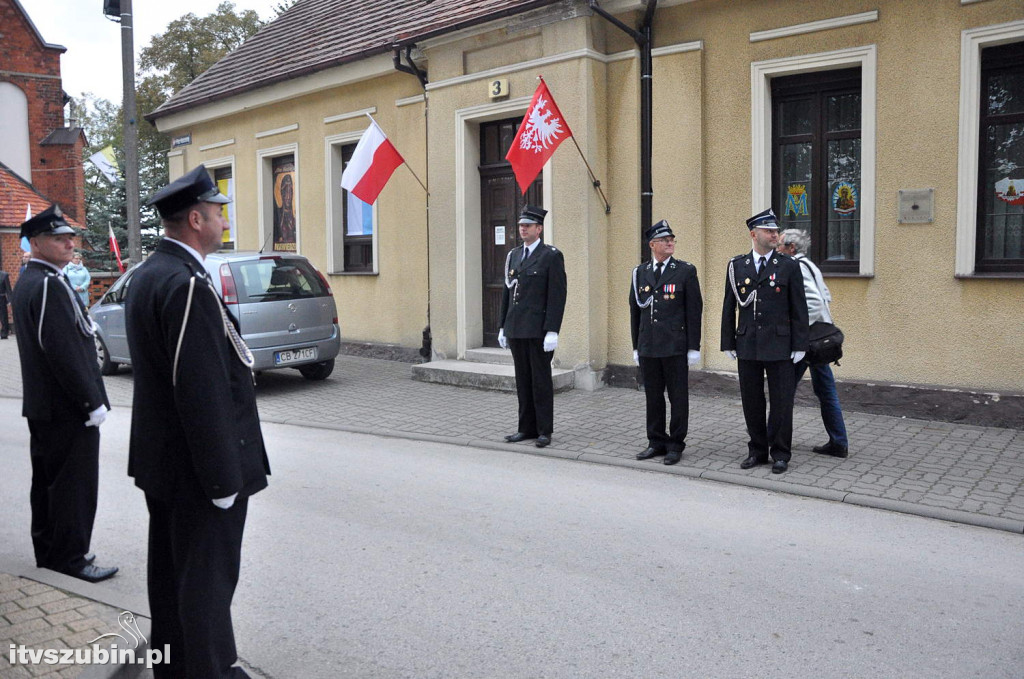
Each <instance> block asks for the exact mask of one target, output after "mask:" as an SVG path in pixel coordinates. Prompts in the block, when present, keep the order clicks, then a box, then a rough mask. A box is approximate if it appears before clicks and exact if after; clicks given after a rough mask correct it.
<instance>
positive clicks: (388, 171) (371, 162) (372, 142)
mask: <svg viewBox="0 0 1024 679" xmlns="http://www.w3.org/2000/svg"><path fill="white" fill-rule="evenodd" d="M404 162H405V161H404V160H403V159H402V156H401V154H399V153H398V151H397V150H396V149H395V147H394V145H392V143H391V142H390V141H388V137H387V135H386V134H384V131H383V130H381V129H380V127H379V126H378V125H377V122H376V121H375V120H373V119H372V118H371V119H370V126H369V127H368V128H366V132H363V136H362V137H360V138H359V143H358V144H356V149H355V151H353V152H352V160H350V161H348V166H347V167H346V168H345V171H344V172H342V174H341V188H343V189H345V190H346V191H348V192H349V193H351V194H352V195H354V196H355V197H356V198H358V199H359V200H361V201H363V202H364V203H370V204H371V205H372V204H373V203H374V202H376V200H377V196H379V195H380V192H381V191H383V190H384V185H385V184H387V183H388V180H389V179H391V175H392V173H394V171H395V170H396V169H398V166H399V165H401V164H402V163H404Z"/></svg>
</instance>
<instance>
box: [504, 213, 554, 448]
mask: <svg viewBox="0 0 1024 679" xmlns="http://www.w3.org/2000/svg"><path fill="white" fill-rule="evenodd" d="M547 214H548V213H547V210H544V209H543V208H539V207H536V206H534V205H526V206H524V207H523V211H522V213H521V214H520V215H519V235H520V237H521V238H522V239H523V245H522V246H521V247H516V248H513V249H512V250H511V251H509V253H508V257H507V258H506V259H505V287H504V288H502V295H501V312H500V314H499V315H498V318H499V319H500V320H499V322H500V323H501V327H500V328H499V329H498V344H499V345H501V347H502V348H503V349H504V348H508V349H510V350H511V351H512V360H513V362H514V363H515V372H516V395H517V396H518V397H519V428H518V430H517V431H516V433H514V434H509V435H508V436H506V437H505V440H506V441H509V442H510V443H517V442H519V441H524V440H526V439H536V442H535V443H534V445H536V446H537V447H538V448H543V447H544V446H547V445H548V444H550V443H551V432H552V430H553V428H554V410H555V406H554V403H555V402H554V394H555V390H554V385H553V384H552V381H551V359H552V357H553V356H554V352H555V348H556V347H557V346H558V332H559V330H560V329H561V327H562V314H563V313H564V311H565V295H566V280H565V259H564V257H563V256H562V253H561V252H559V251H558V249H557V248H555V247H554V246H552V245H547V244H545V243H544V241H543V240H541V234H542V233H543V231H544V218H545V217H546V216H547Z"/></svg>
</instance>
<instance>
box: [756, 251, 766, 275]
mask: <svg viewBox="0 0 1024 679" xmlns="http://www.w3.org/2000/svg"><path fill="white" fill-rule="evenodd" d="M766 259H767V257H765V256H764V255H761V256H760V257H758V259H757V273H759V274H760V273H761V269H763V268H764V264H765V260H766Z"/></svg>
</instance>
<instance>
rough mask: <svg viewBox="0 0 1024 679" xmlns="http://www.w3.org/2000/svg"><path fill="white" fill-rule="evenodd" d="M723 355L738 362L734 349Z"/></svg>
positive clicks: (727, 350) (726, 351)
mask: <svg viewBox="0 0 1024 679" xmlns="http://www.w3.org/2000/svg"><path fill="white" fill-rule="evenodd" d="M722 353H723V354H725V355H726V356H728V357H729V358H731V359H732V360H734V361H735V360H736V352H735V351H733V350H732V349H726V350H725V351H723V352H722Z"/></svg>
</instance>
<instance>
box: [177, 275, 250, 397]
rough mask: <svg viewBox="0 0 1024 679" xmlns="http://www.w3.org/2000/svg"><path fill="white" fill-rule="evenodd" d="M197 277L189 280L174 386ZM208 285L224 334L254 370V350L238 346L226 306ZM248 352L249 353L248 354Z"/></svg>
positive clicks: (244, 361)
mask: <svg viewBox="0 0 1024 679" xmlns="http://www.w3.org/2000/svg"><path fill="white" fill-rule="evenodd" d="M196 278H197V276H192V277H191V278H190V279H189V281H188V301H186V302H185V317H184V319H183V320H182V322H181V332H180V333H178V346H177V348H175V350H174V372H173V373H172V379H171V385H172V386H177V384H178V358H179V357H180V355H181V343H182V341H183V340H184V339H185V328H186V327H188V321H189V311H191V309H192V295H193V294H194V293H195V289H196ZM206 287H207V289H208V290H209V291H210V294H212V295H213V298H214V301H215V302H216V303H217V308H218V309H220V318H221V324H222V326H223V328H224V336H225V337H227V338H228V339H229V340H231V341H230V344H231V348H232V349H234V350H235V353H236V354H237V355H238V358H239V360H240V361H242V363H243V364H245V366H246V367H248V368H249V369H250V370H252V366H253V358H252V352H249V351H248V347H245V348H244V349H243V348H242V347H240V346H238V344H237V343H236V342H235V338H234V337H233V336H232V334H231V331H230V330H229V329H228V325H227V324H228V323H230V321H229V320H228V316H227V312H226V311H224V307H223V306H221V301H220V297H219V296H218V295H217V291H216V290H214V289H213V286H212V285H208V286H206ZM239 342H243V343H244V341H243V340H242V339H241V338H239ZM247 353H248V355H246V354H247Z"/></svg>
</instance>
